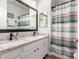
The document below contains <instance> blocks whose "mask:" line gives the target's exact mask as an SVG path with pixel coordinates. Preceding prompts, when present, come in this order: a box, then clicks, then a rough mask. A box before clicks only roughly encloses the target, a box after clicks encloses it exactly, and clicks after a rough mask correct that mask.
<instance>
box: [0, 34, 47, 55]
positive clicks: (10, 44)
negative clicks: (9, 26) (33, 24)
mask: <svg viewBox="0 0 79 59" xmlns="http://www.w3.org/2000/svg"><path fill="white" fill-rule="evenodd" d="M45 37H48V35H37V36H30V37H24V38H19V39H18V40H16V41H7V42H6V43H5V42H4V41H3V42H4V43H3V44H0V54H2V53H5V52H7V51H10V50H13V49H16V48H18V47H21V46H23V45H25V44H29V43H32V42H34V41H37V40H40V39H43V38H45Z"/></svg>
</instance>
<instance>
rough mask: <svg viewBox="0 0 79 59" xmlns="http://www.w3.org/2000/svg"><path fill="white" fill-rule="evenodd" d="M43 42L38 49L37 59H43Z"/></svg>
mask: <svg viewBox="0 0 79 59" xmlns="http://www.w3.org/2000/svg"><path fill="white" fill-rule="evenodd" d="M43 57H44V56H43V40H42V42H40V44H39V45H38V46H37V48H36V59H43Z"/></svg>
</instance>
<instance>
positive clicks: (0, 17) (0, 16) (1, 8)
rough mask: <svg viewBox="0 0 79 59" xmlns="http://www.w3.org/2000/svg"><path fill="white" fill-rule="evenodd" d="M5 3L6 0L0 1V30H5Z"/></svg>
mask: <svg viewBox="0 0 79 59" xmlns="http://www.w3.org/2000/svg"><path fill="white" fill-rule="evenodd" d="M6 15H7V3H6V0H0V29H3V28H6V24H7V23H6V18H7V17H6Z"/></svg>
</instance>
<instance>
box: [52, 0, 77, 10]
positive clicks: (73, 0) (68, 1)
mask: <svg viewBox="0 0 79 59" xmlns="http://www.w3.org/2000/svg"><path fill="white" fill-rule="evenodd" d="M73 1H76V0H71V1H67V2H65V3H61V4H58V5H56V6H53V7H51V8H52V9H53V8H55V7H57V6H60V5H63V4H66V3H69V2H73Z"/></svg>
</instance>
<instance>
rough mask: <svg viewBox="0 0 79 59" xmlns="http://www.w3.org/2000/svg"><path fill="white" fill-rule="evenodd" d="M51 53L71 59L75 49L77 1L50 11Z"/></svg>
mask: <svg viewBox="0 0 79 59" xmlns="http://www.w3.org/2000/svg"><path fill="white" fill-rule="evenodd" d="M51 32H52V33H51V51H52V52H55V53H57V54H61V55H66V56H68V57H71V58H73V55H74V52H75V50H76V49H77V42H76V40H77V1H76V0H75V1H71V2H68V3H65V4H63V5H59V6H56V7H54V8H53V9H52V30H51Z"/></svg>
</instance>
